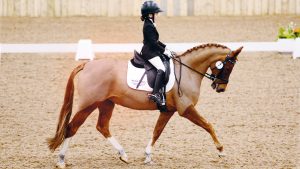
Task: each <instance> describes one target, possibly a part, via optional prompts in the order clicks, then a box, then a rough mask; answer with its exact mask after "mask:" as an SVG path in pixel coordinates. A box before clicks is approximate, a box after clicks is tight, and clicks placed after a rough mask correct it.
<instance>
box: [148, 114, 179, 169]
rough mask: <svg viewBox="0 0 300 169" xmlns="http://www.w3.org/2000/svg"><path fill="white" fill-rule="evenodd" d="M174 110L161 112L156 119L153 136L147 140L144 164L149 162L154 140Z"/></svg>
mask: <svg viewBox="0 0 300 169" xmlns="http://www.w3.org/2000/svg"><path fill="white" fill-rule="evenodd" d="M173 114H174V112H163V113H160V115H159V117H158V120H157V122H156V125H155V128H154V131H153V136H152V139H151V140H150V141H149V143H148V145H147V147H146V150H145V155H146V159H145V161H144V163H145V164H151V162H152V159H151V152H152V147H153V146H154V144H155V142H156V141H157V139H158V138H159V136H160V135H161V133H162V131H163V130H164V128H165V126H166V125H167V123H168V122H169V120H170V118H171V117H172V116H173Z"/></svg>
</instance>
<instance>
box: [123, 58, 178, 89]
mask: <svg viewBox="0 0 300 169" xmlns="http://www.w3.org/2000/svg"><path fill="white" fill-rule="evenodd" d="M170 69H171V70H170V77H169V82H168V84H167V85H166V92H168V91H170V90H171V89H172V87H173V86H174V83H175V76H174V64H173V60H172V59H170ZM144 73H145V69H144V68H136V67H134V66H133V65H132V63H131V62H130V61H128V70H127V84H128V86H129V87H130V88H132V89H135V90H144V91H149V92H151V91H152V90H153V89H152V88H151V87H150V86H149V85H148V81H147V75H145V76H144V78H143V80H142V81H141V83H140V85H139V87H138V88H136V87H137V85H138V83H139V81H140V79H141V78H142V76H143V74H144Z"/></svg>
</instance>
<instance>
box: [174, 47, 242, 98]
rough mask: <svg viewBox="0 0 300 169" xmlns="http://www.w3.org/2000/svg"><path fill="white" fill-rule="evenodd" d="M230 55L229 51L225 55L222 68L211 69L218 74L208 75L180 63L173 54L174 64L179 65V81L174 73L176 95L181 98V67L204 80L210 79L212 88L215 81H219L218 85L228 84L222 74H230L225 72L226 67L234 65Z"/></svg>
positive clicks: (226, 78) (179, 59)
mask: <svg viewBox="0 0 300 169" xmlns="http://www.w3.org/2000/svg"><path fill="white" fill-rule="evenodd" d="M231 53H232V52H231V51H230V52H229V53H228V54H227V55H226V58H225V60H224V61H223V62H221V63H222V68H218V67H217V66H215V67H214V68H211V70H212V71H213V70H215V69H218V70H219V72H218V73H217V74H213V73H211V74H209V73H202V72H199V71H197V70H195V69H194V68H192V67H190V66H188V65H186V64H185V63H182V62H181V58H180V57H176V54H175V53H173V54H172V55H173V57H172V59H173V60H175V61H176V62H178V63H179V64H180V66H179V79H178V78H177V76H176V73H175V80H176V82H177V85H178V94H179V96H182V91H181V89H180V82H181V73H182V66H185V67H187V68H188V69H190V70H192V71H193V72H195V73H197V74H199V75H201V76H203V77H206V78H208V79H210V80H211V81H213V83H212V86H213V85H214V86H215V85H216V81H217V80H218V81H220V82H218V84H228V82H229V81H228V77H225V78H224V74H225V73H226V72H227V71H229V73H230V72H231V70H232V69H231V70H227V69H226V67H227V66H228V64H233V65H234V64H235V63H236V61H235V60H233V59H232V57H230V55H231ZM176 58H178V59H176ZM174 72H175V66H174Z"/></svg>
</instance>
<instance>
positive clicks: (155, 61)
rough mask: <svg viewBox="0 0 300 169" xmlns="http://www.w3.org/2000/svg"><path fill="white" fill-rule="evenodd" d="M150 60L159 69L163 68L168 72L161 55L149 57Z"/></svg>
mask: <svg viewBox="0 0 300 169" xmlns="http://www.w3.org/2000/svg"><path fill="white" fill-rule="evenodd" d="M149 62H150V63H151V64H152V65H153V66H154V67H155V68H156V69H157V70H159V69H161V70H162V71H164V72H166V68H165V66H164V64H163V62H162V60H161V59H160V57H159V56H155V57H154V58H152V59H149Z"/></svg>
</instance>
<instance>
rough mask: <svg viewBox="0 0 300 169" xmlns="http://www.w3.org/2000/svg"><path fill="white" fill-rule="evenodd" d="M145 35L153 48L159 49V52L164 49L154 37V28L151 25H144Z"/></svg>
mask: <svg viewBox="0 0 300 169" xmlns="http://www.w3.org/2000/svg"><path fill="white" fill-rule="evenodd" d="M144 34H145V37H146V38H147V42H148V43H149V45H150V46H151V47H152V48H153V49H157V50H159V51H160V52H161V53H163V52H164V51H165V46H163V45H160V43H159V41H158V40H157V39H156V35H155V34H156V33H155V28H154V27H153V26H151V25H148V26H146V27H145V30H144Z"/></svg>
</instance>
